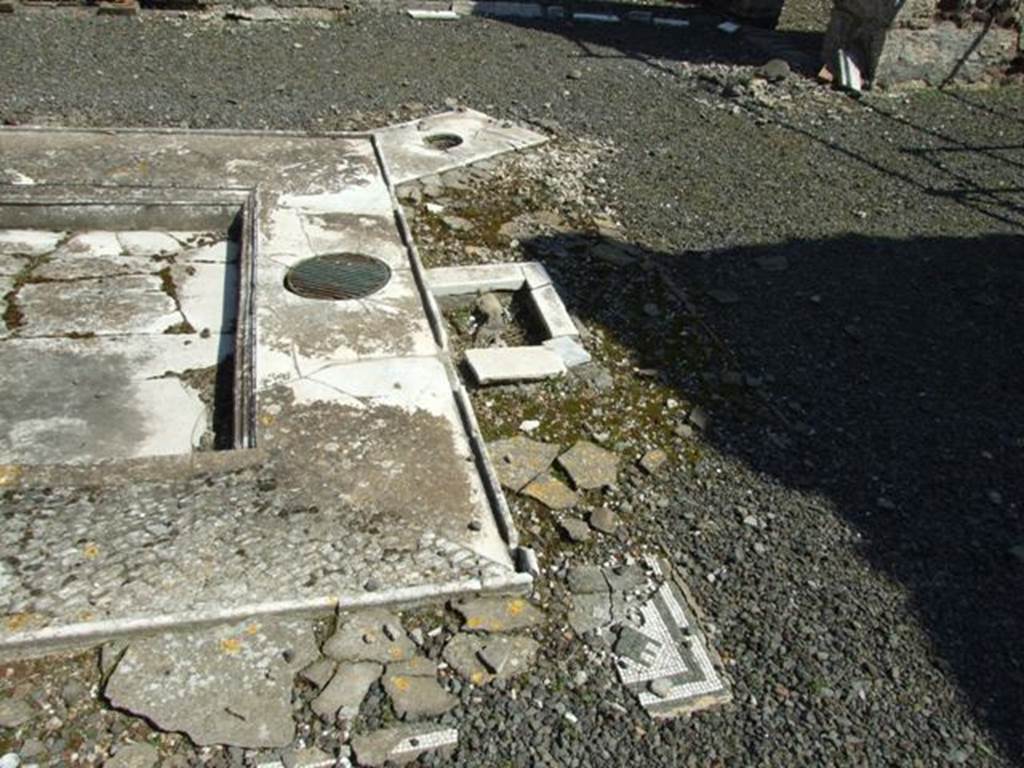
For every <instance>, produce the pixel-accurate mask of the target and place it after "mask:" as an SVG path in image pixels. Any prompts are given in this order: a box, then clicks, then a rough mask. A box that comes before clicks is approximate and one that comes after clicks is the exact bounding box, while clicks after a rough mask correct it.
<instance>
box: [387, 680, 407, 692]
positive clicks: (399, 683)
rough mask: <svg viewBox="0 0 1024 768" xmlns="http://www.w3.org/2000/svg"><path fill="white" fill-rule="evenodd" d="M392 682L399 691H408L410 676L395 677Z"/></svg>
mask: <svg viewBox="0 0 1024 768" xmlns="http://www.w3.org/2000/svg"><path fill="white" fill-rule="evenodd" d="M391 684H392V685H393V686H394V687H395V690H397V691H403V692H404V691H408V690H409V678H407V677H393V678H391Z"/></svg>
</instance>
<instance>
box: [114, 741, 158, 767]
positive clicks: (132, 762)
mask: <svg viewBox="0 0 1024 768" xmlns="http://www.w3.org/2000/svg"><path fill="white" fill-rule="evenodd" d="M159 759H160V752H159V751H158V750H157V748H156V747H154V746H153V745H152V744H145V743H143V742H136V743H134V744H124V745H122V746H120V747H118V748H117V752H115V753H114V756H113V757H111V758H110V759H109V760H107V761H106V762H105V763H103V768H152V767H153V766H154V765H156V764H157V761H158V760H159Z"/></svg>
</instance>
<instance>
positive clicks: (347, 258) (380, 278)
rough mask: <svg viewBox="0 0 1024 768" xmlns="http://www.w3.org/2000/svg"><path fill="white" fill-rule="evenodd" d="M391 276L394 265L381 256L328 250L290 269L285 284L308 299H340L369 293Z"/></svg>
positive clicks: (360, 296) (361, 296)
mask: <svg viewBox="0 0 1024 768" xmlns="http://www.w3.org/2000/svg"><path fill="white" fill-rule="evenodd" d="M390 279H391V268H390V267H389V266H388V265H387V264H385V263H384V262H383V261H381V260H380V259H374V258H372V257H370V256H363V255H362V254H359V253H328V254H324V255H323V256H314V257H313V258H311V259H306V260H305V261H300V262H299V263H298V264H296V265H295V266H294V267H292V268H291V269H289V270H288V273H287V274H286V275H285V277H284V287H285V288H287V289H288V290H289V291H291V292H292V293H294V294H297V295H299V296H303V297H305V298H307V299H332V300H335V301H341V300H345V299H361V298H363V297H365V296H369V295H370V294H371V293H374V292H376V291H379V290H380V289H381V288H383V287H384V286H385V285H387V282H388V280H390Z"/></svg>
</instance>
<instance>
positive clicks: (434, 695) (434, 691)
mask: <svg viewBox="0 0 1024 768" xmlns="http://www.w3.org/2000/svg"><path fill="white" fill-rule="evenodd" d="M384 690H385V691H387V694H388V696H389V697H390V698H391V705H392V706H393V707H394V708H395V714H396V715H398V716H399V717H400V718H402V719H403V720H414V719H417V718H420V717H436V716H438V715H443V714H444V713H445V712H447V711H448V710H449V709H451V708H452V707H454V706H455V705H456V704H458V702H459V700H458V699H456V698H455V697H454V696H452V695H451V694H450V693H448V692H447V691H446V690H445V689H444V688H442V687H441V684H440V683H438V682H437V679H436V678H434V677H422V676H408V675H396V674H393V673H392V672H391V671H390V670H389V671H388V673H387V674H386V675H384Z"/></svg>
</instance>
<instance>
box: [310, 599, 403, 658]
mask: <svg viewBox="0 0 1024 768" xmlns="http://www.w3.org/2000/svg"><path fill="white" fill-rule="evenodd" d="M339 621H341V622H342V623H341V624H340V625H339V626H338V629H337V631H335V633H334V634H333V635H332V636H331V637H330V638H329V639H328V640H327V642H326V643H324V649H323V650H324V655H325V656H327V657H329V658H332V659H334V660H335V661H375V662H378V663H380V664H387V663H389V662H395V661H406V660H407V659H411V658H412V657H413V656H414V655H415V654H416V646H415V645H413V642H412V641H411V640H410V639H409V637H408V636H407V635H406V634H405V630H404V629H402V625H401V623H400V622H399V620H398V618H397V617H396V616H395V615H394V614H392V613H389V612H388V611H384V610H379V609H371V610H366V611H360V612H359V613H355V614H352V615H351V616H349V617H348V618H344V619H339Z"/></svg>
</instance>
